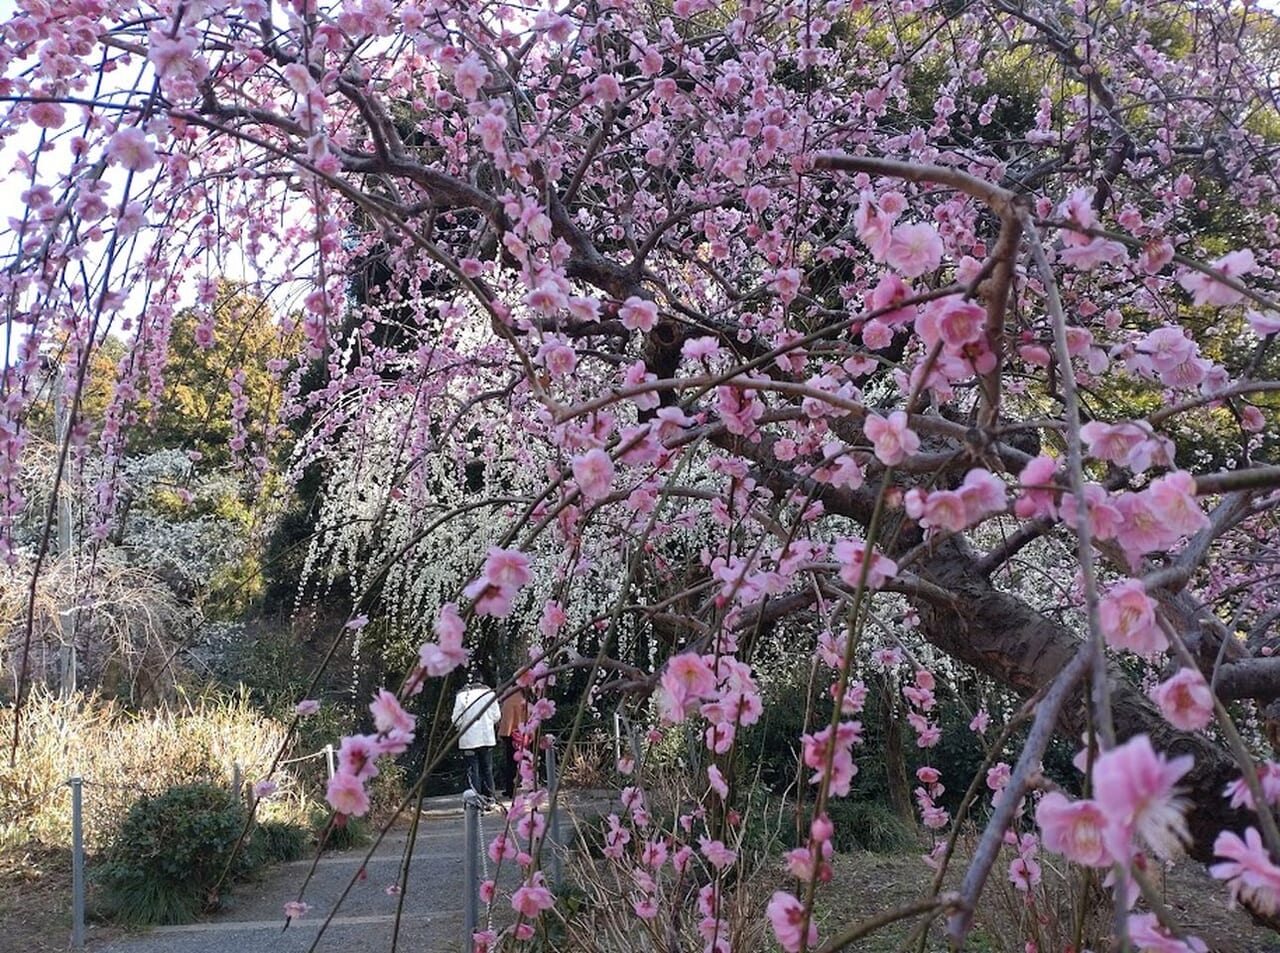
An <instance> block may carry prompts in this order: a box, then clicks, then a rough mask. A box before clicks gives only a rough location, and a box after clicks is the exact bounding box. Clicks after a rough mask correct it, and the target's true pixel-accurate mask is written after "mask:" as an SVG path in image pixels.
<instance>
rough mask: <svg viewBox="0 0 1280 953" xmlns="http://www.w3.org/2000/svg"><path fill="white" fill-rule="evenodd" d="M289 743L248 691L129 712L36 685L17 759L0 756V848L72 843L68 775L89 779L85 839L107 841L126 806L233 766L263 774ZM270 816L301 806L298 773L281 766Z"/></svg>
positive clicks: (3, 716) (251, 775)
mask: <svg viewBox="0 0 1280 953" xmlns="http://www.w3.org/2000/svg"><path fill="white" fill-rule="evenodd" d="M13 718H14V713H13V711H12V710H4V711H0V739H4V742H5V744H6V745H7V744H8V743H9V741H10V739H11V738H12V736H13ZM284 740H285V728H284V726H283V725H281V724H280V723H279V722H276V721H273V720H271V719H268V718H265V717H263V716H262V714H261V713H260V712H258V711H256V710H255V709H254V708H253V707H252V706H251V705H250V704H249V703H248V700H247V699H245V698H238V699H225V698H224V699H202V700H200V701H198V702H195V703H192V704H190V705H188V706H187V707H186V708H185V709H184V710H177V711H175V710H171V709H162V710H156V711H151V712H147V713H145V714H134V713H131V712H127V711H125V710H123V709H122V708H120V707H119V706H118V705H117V704H115V703H113V702H107V701H102V700H100V699H98V698H95V697H83V696H73V697H71V698H68V699H60V698H57V697H55V696H53V695H51V694H49V693H47V692H43V691H36V692H33V693H32V695H31V697H30V698H29V699H28V701H27V703H26V705H25V706H24V707H23V711H22V722H21V737H20V740H19V745H18V752H17V759H16V763H15V764H14V765H13V766H10V765H9V759H8V758H7V757H6V758H4V759H2V760H0V851H3V850H5V849H6V848H17V847H20V846H23V845H28V844H33V843H34V844H40V845H43V846H44V847H66V846H69V844H70V840H71V831H70V817H71V807H70V804H71V797H70V790H69V788H68V787H67V785H66V783H65V782H66V780H67V778H69V777H71V776H73V775H78V776H80V777H82V778H84V780H85V787H84V799H83V800H84V816H85V844H86V847H87V848H88V849H89V850H90V851H91V852H92V851H96V850H99V849H100V848H101V847H103V846H104V844H105V843H106V840H107V839H108V838H109V837H110V835H111V833H112V831H114V830H115V828H116V827H117V825H118V824H119V822H120V821H121V820H122V819H123V817H124V815H125V813H126V812H127V811H128V810H129V807H130V806H131V805H132V804H133V803H134V802H135V801H136V800H137V799H138V798H139V797H142V796H144V795H147V794H158V793H160V792H162V791H164V790H166V789H167V788H170V787H172V786H174V785H176V784H184V783H188V782H192V781H208V782H212V783H215V784H230V783H231V781H232V776H233V772H234V767H233V766H234V765H236V764H239V765H240V767H241V771H242V776H243V778H244V780H245V781H248V782H252V781H255V780H258V779H259V778H261V777H262V775H263V773H264V772H265V771H266V769H267V767H268V766H269V765H270V763H271V761H272V759H273V758H274V756H275V753H276V752H277V751H278V750H279V748H280V746H281V744H283V742H284ZM275 781H276V783H277V784H278V785H279V787H280V792H279V794H277V796H276V798H275V799H274V800H273V802H272V803H273V810H272V812H271V813H272V814H275V815H277V816H278V815H279V814H280V813H281V811H282V810H285V812H286V813H287V808H288V806H289V805H290V804H295V805H297V808H298V810H299V811H301V807H302V804H301V793H300V791H299V788H298V785H297V782H296V779H295V778H294V777H293V776H292V775H291V774H289V773H288V771H287V769H286V770H285V771H280V772H277V774H276V777H275Z"/></svg>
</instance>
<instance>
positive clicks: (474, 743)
mask: <svg viewBox="0 0 1280 953" xmlns="http://www.w3.org/2000/svg"><path fill="white" fill-rule="evenodd" d="M501 716H502V710H501V709H500V708H499V707H498V698H497V696H496V695H494V693H493V689H492V688H489V687H488V686H487V685H485V684H484V682H483V681H481V679H480V677H479V676H478V675H475V674H473V675H472V676H471V677H470V680H469V681H468V682H467V684H466V685H464V686H463V688H462V691H460V692H458V697H457V698H455V699H454V702H453V726H454V727H455V728H457V729H458V730H459V731H461V732H462V734H461V735H460V736H459V738H458V747H459V748H461V749H462V757H463V759H464V760H465V761H466V764H467V784H468V786H469V787H470V788H471V790H473V791H475V792H476V793H477V794H479V795H481V796H482V797H486V798H493V796H494V793H495V790H496V788H495V785H494V783H493V749H494V746H495V745H496V744H497V743H498V740H497V738H496V737H495V736H494V727H495V726H496V725H497V724H498V719H499V718H501Z"/></svg>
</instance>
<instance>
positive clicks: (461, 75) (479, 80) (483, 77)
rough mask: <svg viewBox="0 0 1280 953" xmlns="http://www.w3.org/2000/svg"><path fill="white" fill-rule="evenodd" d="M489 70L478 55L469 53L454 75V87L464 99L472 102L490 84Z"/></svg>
mask: <svg viewBox="0 0 1280 953" xmlns="http://www.w3.org/2000/svg"><path fill="white" fill-rule="evenodd" d="M489 76H490V74H489V68H488V67H487V66H485V65H484V60H482V59H481V58H480V57H479V56H478V55H477V54H476V53H468V54H467V55H466V57H465V58H464V59H463V60H462V62H461V63H459V64H458V68H457V70H455V71H454V74H453V85H454V86H455V87H456V88H457V90H458V94H459V95H460V96H462V98H463V99H467V100H472V99H476V98H477V97H479V95H480V91H481V90H482V89H484V87H485V86H486V85H487V84H488V82H489Z"/></svg>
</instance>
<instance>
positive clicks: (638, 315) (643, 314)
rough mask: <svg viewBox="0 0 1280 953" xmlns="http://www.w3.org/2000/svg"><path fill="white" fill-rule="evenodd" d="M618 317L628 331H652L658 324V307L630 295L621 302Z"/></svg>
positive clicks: (648, 301) (645, 299)
mask: <svg viewBox="0 0 1280 953" xmlns="http://www.w3.org/2000/svg"><path fill="white" fill-rule="evenodd" d="M618 317H619V318H620V319H621V321H622V326H623V327H624V328H626V329H627V330H629V331H652V330H653V326H654V325H655V324H657V323H658V306H657V305H656V304H655V303H654V302H652V301H650V300H648V299H647V298H641V297H639V296H638V295H632V296H631V297H629V298H628V299H627V300H626V301H624V302H622V307H620V308H619V309H618Z"/></svg>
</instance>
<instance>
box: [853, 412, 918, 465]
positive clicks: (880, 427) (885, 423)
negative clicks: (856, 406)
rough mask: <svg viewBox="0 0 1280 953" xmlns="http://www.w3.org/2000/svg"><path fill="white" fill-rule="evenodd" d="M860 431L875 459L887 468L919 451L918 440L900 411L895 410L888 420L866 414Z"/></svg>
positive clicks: (904, 415)
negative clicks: (872, 449)
mask: <svg viewBox="0 0 1280 953" xmlns="http://www.w3.org/2000/svg"><path fill="white" fill-rule="evenodd" d="M862 429H863V431H864V432H865V433H866V435H867V439H868V440H870V441H871V443H872V445H873V446H874V447H875V454H876V459H878V460H879V461H880V462H881V463H883V464H884V465H885V466H887V467H892V466H897V465H898V464H899V463H901V462H902V461H903V460H905V459H906V458H907V457H909V456H911V454H913V453H915V452H916V451H917V450H919V449H920V438H919V437H917V436H916V434H915V432H914V431H913V430H912V429H911V425H910V422H909V421H908V418H907V415H906V413H905V412H903V411H901V410H895V411H894V412H893V413H891V414H890V415H889V416H888V418H885V417H881V416H880V415H879V414H874V413H872V414H867V419H866V420H865V421H863V424H862Z"/></svg>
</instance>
